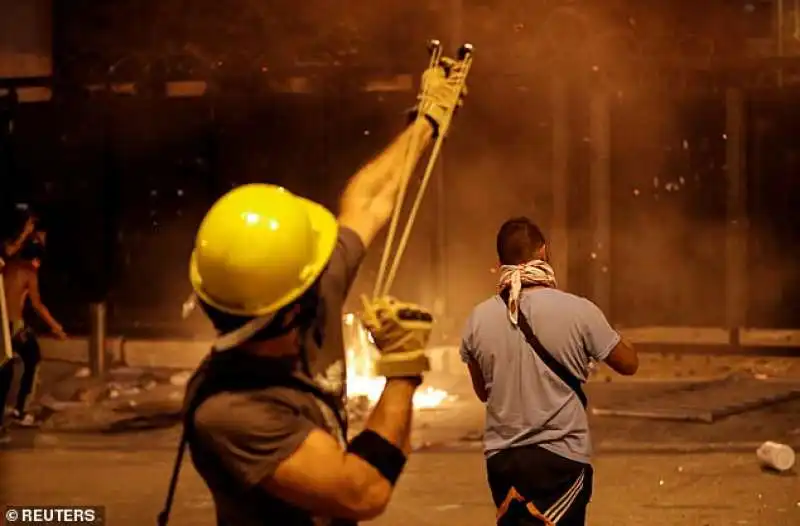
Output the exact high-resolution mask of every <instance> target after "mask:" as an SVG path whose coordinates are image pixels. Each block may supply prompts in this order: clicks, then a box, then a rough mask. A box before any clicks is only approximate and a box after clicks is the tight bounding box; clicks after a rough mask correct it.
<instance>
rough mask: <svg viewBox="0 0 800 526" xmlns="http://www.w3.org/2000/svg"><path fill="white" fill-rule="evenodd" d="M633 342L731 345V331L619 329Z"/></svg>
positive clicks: (706, 328)
mask: <svg viewBox="0 0 800 526" xmlns="http://www.w3.org/2000/svg"><path fill="white" fill-rule="evenodd" d="M619 332H620V333H621V334H622V336H624V337H625V338H626V339H627V340H628V341H630V342H631V343H634V344H636V343H640V344H648V343H649V344H662V345H729V344H730V343H731V338H730V333H729V331H728V330H727V329H723V328H718V327H636V328H626V329H620V331H619Z"/></svg>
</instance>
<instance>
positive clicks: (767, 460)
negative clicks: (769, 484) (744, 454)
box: [756, 441, 795, 472]
mask: <svg viewBox="0 0 800 526" xmlns="http://www.w3.org/2000/svg"><path fill="white" fill-rule="evenodd" d="M756 457H757V458H758V462H759V464H761V466H763V467H765V468H770V469H774V470H776V471H780V472H784V471H789V470H790V469H792V467H793V466H794V461H795V454H794V450H793V449H792V448H791V447H789V446H787V445H786V444H779V443H778V442H771V441H767V442H764V443H763V444H761V446H760V447H759V448H758V449H757V450H756Z"/></svg>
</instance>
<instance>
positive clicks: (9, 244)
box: [0, 217, 36, 258]
mask: <svg viewBox="0 0 800 526" xmlns="http://www.w3.org/2000/svg"><path fill="white" fill-rule="evenodd" d="M35 228H36V223H35V222H34V219H33V218H32V217H29V218H28V220H27V221H25V227H24V228H23V229H22V232H21V233H20V235H19V236H18V237H17V238H16V239H13V240H11V241H5V242H4V243H3V247H2V248H3V254H0V258H2V257H7V258H10V257H13V256H15V255H16V254H17V252H19V251H20V250H22V246H23V245H24V244H25V241H27V240H28V238H29V237H30V235H31V234H32V233H33V231H34V229H35Z"/></svg>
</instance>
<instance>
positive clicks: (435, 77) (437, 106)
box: [411, 57, 467, 136]
mask: <svg viewBox="0 0 800 526" xmlns="http://www.w3.org/2000/svg"><path fill="white" fill-rule="evenodd" d="M465 73H466V72H465V71H464V67H463V63H462V62H458V61H456V60H453V59H450V58H446V57H443V58H442V59H441V60H440V61H439V65H438V66H435V67H432V68H428V69H427V70H425V72H424V73H423V74H422V83H421V86H420V91H419V95H417V106H416V108H414V110H413V111H412V113H411V115H412V117H413V118H416V116H417V115H419V114H422V115H424V116H425V117H426V118H427V119H428V120H429V121H430V123H431V124H432V125H433V127H434V136H438V135H439V131H440V130H443V129H444V130H446V129H447V127H448V126H449V125H450V119H452V117H453V113H455V110H456V108H459V107H461V106H462V105H463V104H464V97H465V96H466V94H467V87H466V84H465V83H464V75H465Z"/></svg>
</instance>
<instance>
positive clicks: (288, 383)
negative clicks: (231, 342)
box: [157, 356, 347, 526]
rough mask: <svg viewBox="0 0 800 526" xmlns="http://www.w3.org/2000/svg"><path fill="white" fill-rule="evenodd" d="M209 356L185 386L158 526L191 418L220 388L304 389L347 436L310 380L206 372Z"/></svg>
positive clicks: (170, 498)
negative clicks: (176, 443)
mask: <svg viewBox="0 0 800 526" xmlns="http://www.w3.org/2000/svg"><path fill="white" fill-rule="evenodd" d="M209 361H210V356H209V357H206V359H204V360H203V362H202V363H201V365H200V367H198V369H197V371H195V373H194V375H192V378H191V380H190V381H189V383H188V384H187V387H186V395H185V396H186V402H185V405H184V411H183V426H182V431H181V438H180V442H179V443H178V453H177V455H176V456H175V464H174V466H173V467H172V476H171V477H170V481H169V488H168V489H167V498H166V500H165V502H164V508H163V509H162V510H161V512H160V513H159V514H158V519H157V520H158V522H157V524H158V526H167V523H168V522H169V514H170V512H171V510H172V504H173V502H174V500H175V491H176V490H177V488H178V478H179V477H180V473H181V466H182V465H183V457H184V455H185V454H186V449H187V447H186V446H187V445H188V442H189V434H190V432H191V428H192V422H193V421H194V414H195V412H196V411H197V409H199V407H200V406H201V405H202V404H203V402H205V401H206V400H208V399H209V398H210V397H211V396H213V395H215V394H218V393H222V392H224V391H241V390H248V389H253V388H258V387H266V386H277V385H281V386H285V387H291V388H293V389H297V390H299V391H304V392H307V393H310V394H312V395H314V396H315V397H317V398H319V399H320V400H322V401H323V402H324V403H325V404H326V405H327V406H328V407H330V408H331V410H332V412H333V414H334V415H335V416H336V418H337V419H338V421H339V425H340V426H341V429H342V433H344V434H345V436H346V435H347V422H346V421H345V420H344V418H343V417H342V414H341V412H340V411H339V408H338V407H337V404H336V400H335V398H334V397H333V396H332V395H330V394H329V393H326V392H325V391H323V390H322V389H320V388H319V387H318V386H316V385H315V384H314V383H313V382H311V381H310V380H309V381H306V380H304V379H302V378H298V377H296V376H289V375H285V376H284V375H280V376H278V375H275V376H260V377H259V376H257V375H254V376H253V377H251V378H247V379H242V378H230V377H227V376H226V375H225V374H224V373H223V374H214V373H213V372H211V371H209Z"/></svg>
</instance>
